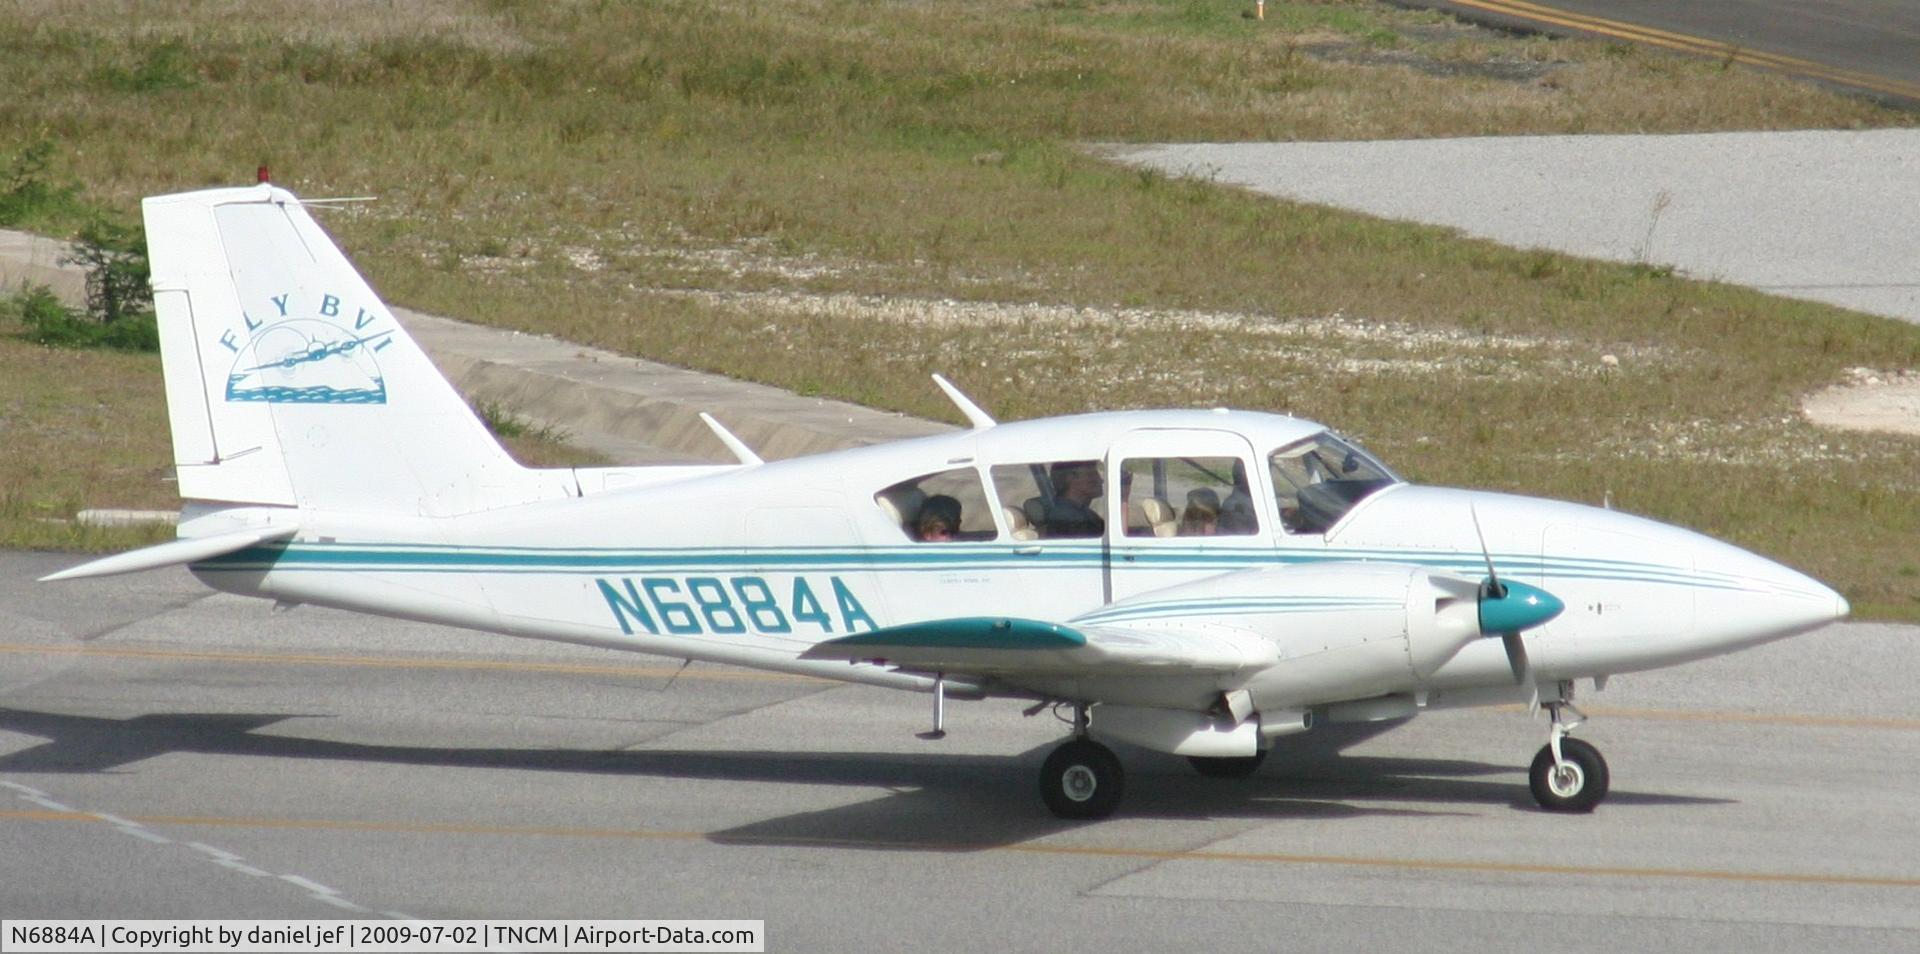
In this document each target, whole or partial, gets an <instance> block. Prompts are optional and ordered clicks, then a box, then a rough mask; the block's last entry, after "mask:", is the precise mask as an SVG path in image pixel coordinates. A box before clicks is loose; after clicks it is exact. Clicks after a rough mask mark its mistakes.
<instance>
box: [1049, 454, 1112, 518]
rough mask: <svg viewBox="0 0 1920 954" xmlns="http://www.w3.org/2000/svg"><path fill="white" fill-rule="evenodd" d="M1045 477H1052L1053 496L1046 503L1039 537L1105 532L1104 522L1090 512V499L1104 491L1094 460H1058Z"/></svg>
mask: <svg viewBox="0 0 1920 954" xmlns="http://www.w3.org/2000/svg"><path fill="white" fill-rule="evenodd" d="M1049 476H1050V477H1051V478H1052V480H1053V499H1052V500H1050V501H1048V502H1047V505H1046V519H1045V521H1044V522H1042V524H1041V527H1040V534H1041V536H1045V537H1097V536H1099V535H1101V534H1103V533H1105V532H1106V531H1107V522H1106V521H1105V520H1103V519H1101V518H1100V515H1099V514H1097V513H1094V512H1093V507H1092V504H1093V501H1094V499H1095V498H1097V497H1099V496H1100V495H1101V494H1102V493H1105V492H1106V489H1105V488H1104V487H1102V486H1101V479H1100V467H1099V465H1098V464H1097V462H1095V461H1090V460H1068V461H1061V462H1060V463H1057V464H1054V465H1053V469H1052V470H1051V471H1050V472H1049Z"/></svg>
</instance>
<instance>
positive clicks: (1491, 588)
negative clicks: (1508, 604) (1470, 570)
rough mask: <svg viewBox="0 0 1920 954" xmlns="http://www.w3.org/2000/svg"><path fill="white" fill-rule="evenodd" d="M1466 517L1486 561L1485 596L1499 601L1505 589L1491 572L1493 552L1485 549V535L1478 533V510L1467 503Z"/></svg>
mask: <svg viewBox="0 0 1920 954" xmlns="http://www.w3.org/2000/svg"><path fill="white" fill-rule="evenodd" d="M1467 516H1469V517H1472V518H1473V535H1474V536H1475V537H1477V538H1479V540H1480V556H1481V557H1482V558H1483V559H1485V560H1486V561H1487V595H1488V596H1491V597H1493V598H1494V599H1496V600H1497V599H1501V598H1503V597H1505V596H1506V595H1507V588H1506V587H1504V586H1501V585H1500V574H1498V573H1495V572H1494V571H1493V551H1491V550H1488V549H1487V535H1486V534H1485V533H1482V532H1481V531H1480V510H1479V508H1477V507H1475V506H1474V505H1473V501H1471V500H1469V501H1467Z"/></svg>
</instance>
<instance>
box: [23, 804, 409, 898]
mask: <svg viewBox="0 0 1920 954" xmlns="http://www.w3.org/2000/svg"><path fill="white" fill-rule="evenodd" d="M0 788H7V789H11V790H13V791H14V792H17V793H18V797H19V798H20V800H22V801H27V802H32V803H33V804H35V805H39V806H40V807H42V808H45V809H47V810H48V811H55V812H60V813H62V814H69V815H88V816H91V817H93V818H98V819H99V820H101V821H103V822H106V823H107V824H109V825H112V826H113V827H114V830H115V831H118V832H120V833H121V834H123V835H131V836H132V837H134V838H138V839H140V840H142V841H145V842H150V843H152V844H156V845H171V844H173V843H174V841H173V839H171V838H168V837H167V836H165V835H162V834H160V833H159V832H156V831H154V830H153V829H151V828H148V827H147V826H145V825H143V824H141V823H139V822H137V821H134V820H132V819H129V818H122V817H120V816H119V815H113V814H109V813H107V812H89V811H83V810H81V809H78V808H74V807H73V806H71V805H67V804H64V803H62V802H58V801H55V800H53V799H52V798H51V797H49V796H48V795H47V793H46V792H43V791H41V790H39V789H37V788H33V787H31V786H27V785H21V784H20V783H18V782H7V781H0ZM186 846H187V847H188V848H191V849H193V850H194V851H196V852H199V853H200V854H202V855H205V856H206V858H207V860H208V861H211V862H213V863H214V864H216V865H219V866H220V867H222V868H226V869H227V870H229V871H234V872H238V873H240V874H243V875H246V876H248V877H252V878H268V877H274V878H278V879H279V880H281V881H285V882H286V883H288V884H291V885H294V886H295V887H298V888H301V889H303V890H305V891H306V892H307V895H308V897H311V898H313V899H314V900H315V901H319V902H321V903H323V904H328V905H332V906H333V907H336V908H340V909H341V910H344V911H361V912H369V911H371V909H370V908H366V907H364V906H362V905H358V904H355V903H353V902H352V901H349V900H347V899H346V897H344V896H342V895H341V893H340V890H339V889H338V888H330V887H327V886H326V885H324V884H321V883H320V882H318V881H314V880H312V879H310V878H303V877H301V876H299V875H297V874H282V875H275V874H274V873H273V872H270V871H266V870H264V869H261V868H257V867H254V866H253V865H250V864H247V862H246V860H245V859H244V858H241V857H240V856H239V855H236V854H234V853H233V852H231V851H228V850H226V849H225V848H220V847H217V846H214V845H209V844H207V843H206V842H201V841H190V842H187V843H186ZM380 914H381V915H382V916H384V917H389V918H394V919H396V920H403V921H418V920H420V919H419V918H416V917H413V916H412V915H408V914H402V913H400V912H397V911H383V912H380Z"/></svg>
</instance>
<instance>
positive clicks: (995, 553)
mask: <svg viewBox="0 0 1920 954" xmlns="http://www.w3.org/2000/svg"><path fill="white" fill-rule="evenodd" d="M1128 556H1129V557H1130V558H1131V562H1129V563H1127V564H1126V565H1125V568H1126V570H1128V571H1129V572H1132V571H1148V572H1151V571H1154V570H1181V571H1187V572H1195V571H1214V572H1220V573H1225V572H1230V571H1233V570H1240V569H1249V568H1253V567H1262V566H1292V565H1308V564H1316V563H1332V562H1356V561H1358V562H1385V563H1400V564H1408V565H1413V566H1421V567H1427V568H1431V569H1439V570H1446V571H1449V572H1453V573H1457V574H1460V575H1462V576H1466V577H1469V578H1473V577H1476V576H1478V575H1480V574H1481V573H1482V571H1483V570H1484V569H1485V562H1484V559H1483V558H1482V557H1481V555H1480V554H1477V553H1453V554H1443V553H1432V552H1427V551H1392V550H1383V549H1374V548H1368V549H1355V550H1322V551H1313V552H1307V551H1287V550H1267V549H1258V550H1255V549H1249V550H1244V551H1240V550H1209V549H1199V548H1189V547H1178V548H1174V547H1168V548H1156V549H1132V550H1129V551H1128ZM1104 559H1105V556H1104V549H1103V548H1102V547H1100V546H1097V545H1086V544H1081V545H1051V546H1047V547H1044V548H1042V549H1041V550H1040V551H1039V552H1037V553H1027V554H1015V553H1013V552H1012V550H1011V549H1010V548H1009V547H1007V546H1005V545H1000V544H989V545H967V544H953V545H938V546H915V547H881V548H858V549H849V548H845V547H781V548H769V549H765V550H739V549H718V548H665V547H661V548H612V547H607V548H568V549H559V548H538V547H461V546H451V545H434V544H421V545H414V544H335V545H329V544H318V543H297V544H293V545H291V546H285V547H276V546H256V547H248V548H246V549H244V550H239V551H236V552H234V553H230V554H226V555H224V556H220V557H216V558H214V559H211V560H207V561H203V562H201V563H197V564H195V565H194V566H195V568H196V569H199V570H203V571H228V572H238V571H250V572H260V571H266V570H302V571H309V572H368V571H375V572H391V573H513V574H541V573H581V572H593V573H645V572H649V571H671V572H676V573H689V572H702V571H708V570H712V571H725V570H760V571H771V572H781V571H792V572H802V571H816V572H827V571H836V572H887V573H890V572H941V571H963V570H988V569H1005V570H1039V569H1047V570H1065V569H1098V568H1099V567H1100V566H1101V565H1102V563H1103V561H1104ZM1494 561H1495V563H1496V564H1497V565H1498V566H1499V567H1500V568H1501V570H1502V571H1503V572H1505V573H1509V574H1512V575H1514V576H1531V575H1539V576H1545V577H1549V578H1557V579H1583V580H1612V581H1620V582H1642V583H1667V584H1674V585H1684V586H1694V587H1701V588H1707V589H1720V590H1731V591H1741V590H1750V589H1754V588H1753V587H1750V586H1743V585H1741V583H1740V581H1739V580H1738V579H1737V578H1733V577H1729V576H1726V575H1724V574H1704V573H1698V572H1695V571H1692V570H1683V569H1681V568H1679V567H1672V566H1662V565H1659V564H1648V563H1629V562H1626V561H1620V560H1604V559H1584V558H1580V559H1575V558H1555V559H1551V560H1542V559H1541V558H1539V557H1537V556H1522V555H1516V554H1494Z"/></svg>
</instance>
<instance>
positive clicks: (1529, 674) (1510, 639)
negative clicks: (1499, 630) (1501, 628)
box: [1500, 633, 1533, 685]
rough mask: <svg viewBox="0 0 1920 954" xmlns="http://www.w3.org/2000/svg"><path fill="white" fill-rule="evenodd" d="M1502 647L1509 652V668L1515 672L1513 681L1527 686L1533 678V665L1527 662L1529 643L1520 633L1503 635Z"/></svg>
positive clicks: (1501, 638) (1501, 637) (1501, 639)
mask: <svg viewBox="0 0 1920 954" xmlns="http://www.w3.org/2000/svg"><path fill="white" fill-rule="evenodd" d="M1500 645H1501V646H1504V647H1506V650H1507V666H1508V668H1510V669H1512V670H1513V681H1514V682H1515V683H1519V684H1523V685H1524V684H1525V683H1526V682H1527V681H1528V680H1530V679H1532V678H1533V664H1532V663H1531V662H1529V661H1528V660H1527V643H1526V641H1525V640H1523V639H1521V638H1520V634H1519V633H1503V634H1501V636H1500Z"/></svg>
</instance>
